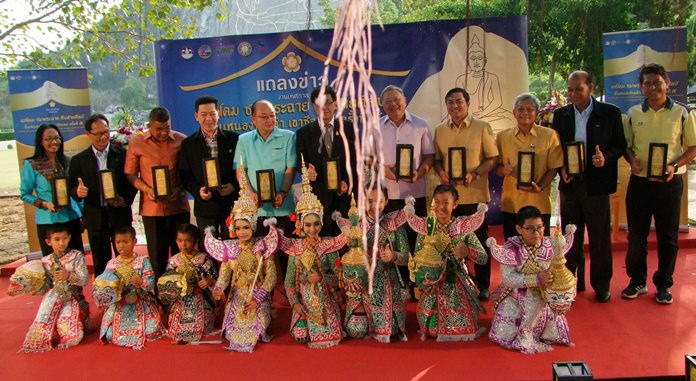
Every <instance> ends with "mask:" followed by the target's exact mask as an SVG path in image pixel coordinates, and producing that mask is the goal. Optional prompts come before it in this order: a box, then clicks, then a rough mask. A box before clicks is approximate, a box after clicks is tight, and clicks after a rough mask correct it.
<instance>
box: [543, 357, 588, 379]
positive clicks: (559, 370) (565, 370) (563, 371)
mask: <svg viewBox="0 0 696 381" xmlns="http://www.w3.org/2000/svg"><path fill="white" fill-rule="evenodd" d="M552 368H553V380H554V381H582V380H594V378H593V377H592V371H590V368H589V367H588V366H587V364H585V363H584V362H583V361H569V362H555V363H553V367H552Z"/></svg>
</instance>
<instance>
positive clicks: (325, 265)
mask: <svg viewBox="0 0 696 381" xmlns="http://www.w3.org/2000/svg"><path fill="white" fill-rule="evenodd" d="M295 210H296V212H297V214H298V219H297V227H298V230H299V228H300V227H301V228H302V233H303V234H304V238H301V239H292V238H290V239H288V238H281V242H280V248H281V250H283V251H284V252H285V253H287V254H288V255H289V256H290V258H289V261H288V271H287V274H286V275H285V291H286V292H287V295H288V301H289V302H290V305H291V306H292V320H291V322H290V335H292V337H293V338H294V339H295V341H297V342H298V343H307V345H308V346H309V347H310V348H328V347H332V346H334V345H336V344H338V343H339V342H340V341H341V338H342V337H343V330H342V329H341V313H340V310H339V308H338V303H337V301H336V298H335V295H334V293H335V292H336V291H337V289H338V275H339V272H340V268H339V267H340V260H339V257H338V252H337V251H338V250H339V249H341V248H342V247H343V246H345V236H344V235H343V234H340V235H339V236H337V237H335V238H323V239H322V238H321V237H320V236H319V232H320V231H321V227H322V225H321V221H322V216H323V214H324V207H323V206H322V205H321V202H319V199H317V196H316V195H314V194H313V193H312V187H311V185H309V177H308V175H307V168H306V167H305V166H304V160H303V163H302V195H301V196H300V199H299V201H298V202H297V206H296V208H295ZM296 233H299V231H296Z"/></svg>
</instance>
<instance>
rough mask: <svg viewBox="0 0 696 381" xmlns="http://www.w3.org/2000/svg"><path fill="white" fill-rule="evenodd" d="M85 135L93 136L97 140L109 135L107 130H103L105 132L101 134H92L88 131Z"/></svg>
mask: <svg viewBox="0 0 696 381" xmlns="http://www.w3.org/2000/svg"><path fill="white" fill-rule="evenodd" d="M87 133H89V134H90V135H94V136H96V137H97V139H99V138H103V137H104V136H108V135H109V130H105V131H102V132H92V131H88V132H87Z"/></svg>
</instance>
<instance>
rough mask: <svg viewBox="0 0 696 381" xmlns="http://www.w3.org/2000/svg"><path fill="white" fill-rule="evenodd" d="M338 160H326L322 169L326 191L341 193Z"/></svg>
mask: <svg viewBox="0 0 696 381" xmlns="http://www.w3.org/2000/svg"><path fill="white" fill-rule="evenodd" d="M339 168H340V167H339V160H338V159H327V160H326V165H325V168H324V173H325V174H326V190H328V191H336V192H340V191H341V185H340V184H341V171H339Z"/></svg>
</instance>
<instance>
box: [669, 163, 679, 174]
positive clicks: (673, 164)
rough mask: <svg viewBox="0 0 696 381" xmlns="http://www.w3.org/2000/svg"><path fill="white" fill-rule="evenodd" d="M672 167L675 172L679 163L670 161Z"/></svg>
mask: <svg viewBox="0 0 696 381" xmlns="http://www.w3.org/2000/svg"><path fill="white" fill-rule="evenodd" d="M670 165H671V166H672V167H674V172H675V173H676V172H677V171H678V170H679V165H678V164H677V163H670Z"/></svg>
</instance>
